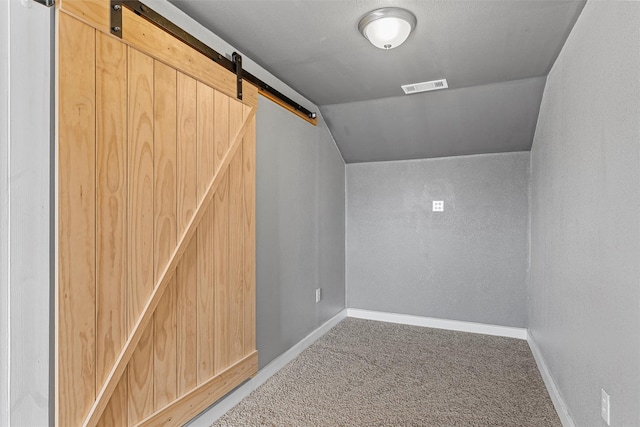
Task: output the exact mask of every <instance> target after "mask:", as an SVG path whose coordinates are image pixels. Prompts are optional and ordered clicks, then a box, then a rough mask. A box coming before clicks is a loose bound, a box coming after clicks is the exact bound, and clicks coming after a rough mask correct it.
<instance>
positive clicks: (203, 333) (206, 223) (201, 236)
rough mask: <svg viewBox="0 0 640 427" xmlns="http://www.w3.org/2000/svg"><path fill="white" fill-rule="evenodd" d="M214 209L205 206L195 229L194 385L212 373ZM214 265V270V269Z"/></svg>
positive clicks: (213, 343)
mask: <svg viewBox="0 0 640 427" xmlns="http://www.w3.org/2000/svg"><path fill="white" fill-rule="evenodd" d="M213 218H214V206H213V203H211V204H210V205H209V208H208V209H207V211H206V213H205V214H204V217H203V218H202V222H201V223H200V227H199V228H198V234H197V236H198V267H197V269H198V297H197V309H198V313H197V317H198V335H197V336H198V384H202V383H203V382H205V381H206V380H208V379H209V378H211V377H212V376H213V374H214V372H215V371H214V369H215V365H214V356H215V354H214V348H215V340H216V339H217V337H216V336H215V332H214V322H215V317H214V316H215V309H214V271H215V270H217V268H218V265H217V264H216V263H215V262H214V249H213V244H214V240H213V239H214V234H213V231H214V230H213ZM214 265H215V266H216V269H215V270H214Z"/></svg>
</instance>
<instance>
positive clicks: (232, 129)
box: [227, 99, 244, 146]
mask: <svg viewBox="0 0 640 427" xmlns="http://www.w3.org/2000/svg"><path fill="white" fill-rule="evenodd" d="M243 107H244V104H242V103H241V102H240V101H237V100H235V99H229V143H228V144H227V146H228V145H229V144H231V142H233V141H234V140H235V139H236V135H237V134H238V132H240V128H241V127H242V124H243V123H244V117H243V115H244V111H243Z"/></svg>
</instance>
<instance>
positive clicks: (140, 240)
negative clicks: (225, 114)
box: [128, 49, 154, 325]
mask: <svg viewBox="0 0 640 427" xmlns="http://www.w3.org/2000/svg"><path fill="white" fill-rule="evenodd" d="M153 155H154V153H153V59H151V58H150V57H148V56H147V55H144V54H142V53H140V52H138V51H136V50H134V49H129V174H128V175H129V200H128V205H129V300H128V312H129V317H128V319H129V320H128V323H129V325H133V323H134V322H135V321H136V320H137V318H138V316H139V315H140V312H141V311H142V308H143V307H144V305H145V303H146V301H147V299H148V297H149V294H150V293H151V291H152V290H153V276H154V265H153V261H154V254H153V249H154V248H153V243H154V242H153V237H154V236H153V235H154V230H153V217H154V215H153V208H154V200H153V180H154V173H153Z"/></svg>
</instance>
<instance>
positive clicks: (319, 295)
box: [316, 288, 322, 302]
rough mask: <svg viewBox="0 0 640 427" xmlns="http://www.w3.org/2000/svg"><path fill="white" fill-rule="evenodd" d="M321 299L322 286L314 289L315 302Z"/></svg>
mask: <svg viewBox="0 0 640 427" xmlns="http://www.w3.org/2000/svg"><path fill="white" fill-rule="evenodd" d="M321 299H322V288H318V289H316V302H320V300H321Z"/></svg>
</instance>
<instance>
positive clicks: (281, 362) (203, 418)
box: [187, 309, 347, 427]
mask: <svg viewBox="0 0 640 427" xmlns="http://www.w3.org/2000/svg"><path fill="white" fill-rule="evenodd" d="M346 317H347V310H346V309H345V310H342V311H341V312H340V313H338V314H336V315H335V316H333V317H332V318H331V319H329V320H327V321H326V322H325V323H323V324H322V325H321V326H320V327H319V328H318V329H316V330H314V331H313V332H311V333H310V334H309V335H307V336H306V337H304V338H303V339H302V340H301V341H300V342H298V343H297V344H296V345H294V346H293V347H291V348H290V349H289V350H287V351H286V352H284V353H282V354H281V355H280V356H278V357H276V358H275V359H274V360H273V361H272V362H271V363H269V364H268V365H267V366H265V367H264V368H262V369H260V370H259V371H258V373H257V374H256V376H255V377H253V378H251V379H250V380H249V381H247V382H245V383H244V384H243V385H241V386H240V387H238V388H236V389H235V390H234V391H233V392H231V393H230V394H229V395H227V396H226V397H225V398H223V399H222V400H220V401H219V402H218V403H216V404H215V405H213V406H211V407H210V408H209V409H207V410H205V411H204V412H202V413H201V414H200V415H198V417H197V418H194V419H193V420H191V421H190V422H189V423H188V424H187V425H188V426H189V427H209V426H210V425H211V424H213V423H214V422H216V421H217V420H218V418H220V417H222V416H223V415H224V414H226V413H227V411H229V410H230V409H231V408H233V407H234V406H236V405H237V404H238V403H240V401H241V400H242V399H244V398H245V397H247V396H248V395H249V394H251V392H252V391H254V390H255V389H257V388H258V387H260V386H261V385H262V384H264V383H265V382H266V381H267V380H268V379H269V378H271V376H273V375H274V374H275V373H277V372H278V371H279V370H280V369H282V368H284V367H285V365H287V363H289V362H291V361H292V360H293V359H295V358H296V357H297V356H298V355H299V354H300V353H302V352H303V351H304V350H305V349H306V348H307V347H309V346H310V345H311V344H313V343H314V342H315V341H317V340H318V338H320V337H321V336H323V335H324V334H326V333H327V332H328V331H329V330H330V329H331V328H333V327H334V326H335V325H337V324H338V323H340V322H341V321H342V320H344V319H345V318H346Z"/></svg>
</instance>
